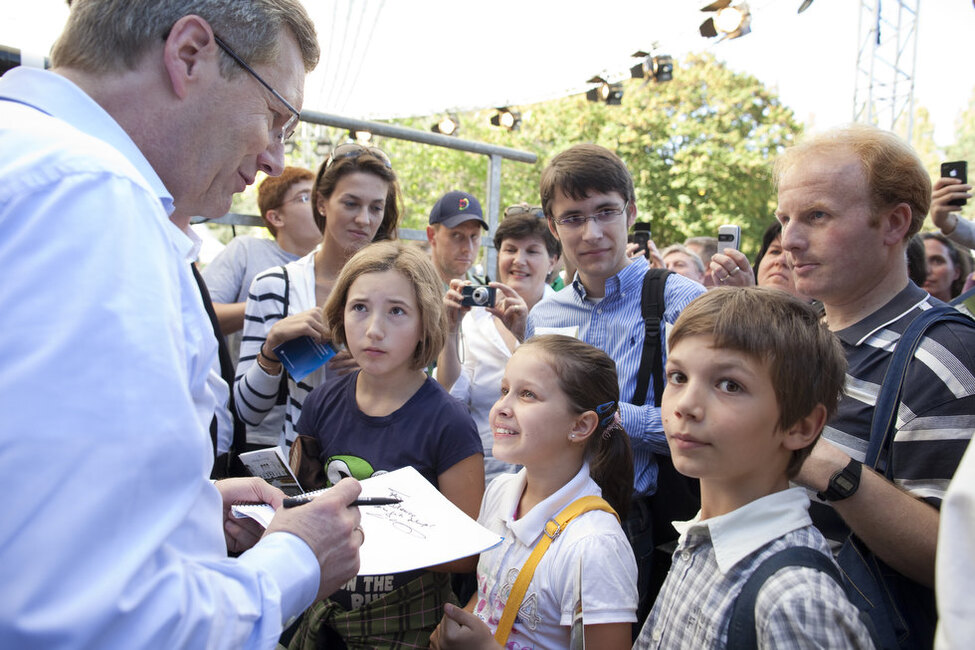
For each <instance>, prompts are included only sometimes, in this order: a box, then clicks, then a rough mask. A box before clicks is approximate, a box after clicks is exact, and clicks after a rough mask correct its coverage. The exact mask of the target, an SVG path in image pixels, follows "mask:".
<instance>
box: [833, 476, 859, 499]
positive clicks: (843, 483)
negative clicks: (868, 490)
mask: <svg viewBox="0 0 975 650" xmlns="http://www.w3.org/2000/svg"><path fill="white" fill-rule="evenodd" d="M833 483H834V485H835V486H836V489H837V490H838V491H839V492H842V493H843V494H846V493H847V492H849V491H850V490H852V489H853V488H855V487H856V486H857V484H856V482H855V481H853V480H852V479H851V478H850V477H849V476H847V475H846V474H845V473H841V474H839V475H838V476H837V477H836V478H834V479H833Z"/></svg>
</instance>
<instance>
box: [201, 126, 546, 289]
mask: <svg viewBox="0 0 975 650" xmlns="http://www.w3.org/2000/svg"><path fill="white" fill-rule="evenodd" d="M301 119H302V121H304V122H310V123H312V124H320V125H322V126H332V127H337V128H340V129H348V130H349V131H368V132H369V133H372V134H373V135H379V136H382V137H384V138H395V139H398V140H407V141H409V142H418V143H420V144H428V145H431V146H435V147H445V148H447V149H456V150H458V151H466V152H469V153H476V154H481V155H484V156H487V157H488V175H487V188H486V190H487V203H486V205H487V208H486V212H487V214H485V217H486V218H487V222H488V225H489V226H490V231H489V236H487V237H483V238H482V239H481V241H482V247H483V248H484V249H485V256H484V257H485V260H484V263H485V268H486V269H487V272H488V273H489V274H491V275H493V274H494V268H495V265H496V262H497V251H495V250H494V243H493V241H492V239H493V234H494V231H495V229H496V228H497V227H498V222H499V221H500V215H501V160H502V159H504V158H507V159H508V160H514V161H517V162H523V163H528V164H534V163H535V162H537V160H538V156H536V155H535V154H534V153H531V152H530V151H520V150H518V149H511V148H509V147H502V146H499V145H494V144H488V143H486V142H476V141H474V140H462V139H460V138H455V137H452V136H449V135H443V134H441V133H432V132H428V131H420V130H418V129H411V128H408V127H405V126H399V125H396V124H384V123H382V122H370V121H368V120H358V119H354V118H350V117H342V116H341V115H331V114H329V113H320V112H318V111H302V112H301ZM445 191H446V190H445ZM210 221H211V223H222V224H229V225H237V226H263V225H264V221H263V220H262V219H261V218H260V217H259V216H254V215H245V214H237V213H233V212H231V213H227V214H226V215H224V216H222V217H220V218H219V219H211V220H210ZM399 236H400V237H401V238H402V239H410V240H414V241H426V239H427V234H426V231H425V230H414V229H411V228H400V229H399Z"/></svg>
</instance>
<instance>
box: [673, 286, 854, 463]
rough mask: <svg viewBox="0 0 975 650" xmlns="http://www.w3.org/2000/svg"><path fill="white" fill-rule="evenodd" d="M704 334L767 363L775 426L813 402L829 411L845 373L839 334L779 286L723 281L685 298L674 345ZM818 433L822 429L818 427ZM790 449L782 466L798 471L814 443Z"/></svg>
mask: <svg viewBox="0 0 975 650" xmlns="http://www.w3.org/2000/svg"><path fill="white" fill-rule="evenodd" d="M694 336H706V337H708V338H710V339H711V340H712V342H713V345H714V347H715V348H723V349H727V350H735V351H737V352H741V353H743V354H746V355H748V356H750V357H752V358H754V359H756V360H758V361H760V362H761V363H763V364H765V366H766V367H767V368H768V371H769V376H770V378H771V380H772V386H773V388H774V390H775V399H776V401H777V402H778V409H779V421H778V423H777V425H778V427H779V429H782V430H785V429H788V428H789V427H791V426H792V425H794V424H795V423H796V422H798V421H799V420H801V419H802V418H804V417H806V416H807V415H809V414H810V413H811V412H812V411H813V409H814V408H815V407H816V405H817V404H822V405H823V406H825V407H826V419H827V421H828V420H829V418H831V417H832V416H833V414H834V413H835V412H836V406H837V403H838V402H839V398H840V394H841V393H842V391H843V384H844V382H845V379H846V356H845V355H844V354H843V348H842V346H841V345H840V342H839V340H838V339H837V338H836V337H835V336H834V335H833V333H832V332H830V331H829V330H828V329H827V328H826V326H825V325H824V324H823V323H822V322H820V319H819V313H818V312H817V311H816V310H815V309H814V308H813V307H812V306H810V305H808V304H806V303H804V302H802V301H801V300H799V299H797V298H795V297H794V296H791V295H789V294H787V293H785V292H784V291H780V290H778V289H769V288H766V287H747V288H736V287H721V288H718V289H713V290H711V291H708V292H707V293H706V294H704V295H703V296H701V297H700V298H697V299H696V300H694V302H692V303H691V304H689V305H688V306H687V307H686V308H685V309H684V311H683V312H681V315H680V317H679V318H678V319H677V322H676V323H674V328H673V330H672V331H671V333H670V338H669V339H668V345H669V346H670V347H671V348H673V347H674V346H675V345H677V344H678V343H680V342H681V341H682V340H684V339H686V338H691V337H694ZM819 433H822V432H821V431H820V432H819ZM818 438H819V435H818V434H817V436H816V439H814V440H813V442H812V443H810V444H809V446H808V447H805V448H803V449H797V450H795V451H793V452H792V458H791V459H790V460H789V465H788V467H787V468H786V473H787V475H788V477H789V478H790V479H791V478H793V477H794V476H795V475H796V474H798V472H799V468H800V467H801V466H802V463H803V461H804V460H805V459H806V458H807V457H808V456H809V454H810V452H811V451H812V447H813V444H814V443H815V441H816V440H818Z"/></svg>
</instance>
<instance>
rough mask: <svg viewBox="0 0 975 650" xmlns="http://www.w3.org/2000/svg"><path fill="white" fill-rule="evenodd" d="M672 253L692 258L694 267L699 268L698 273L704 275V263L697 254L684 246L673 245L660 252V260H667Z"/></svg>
mask: <svg viewBox="0 0 975 650" xmlns="http://www.w3.org/2000/svg"><path fill="white" fill-rule="evenodd" d="M671 253H683V254H684V255H687V256H688V257H689V258H691V262H693V263H694V266H696V267H697V270H698V272H699V273H702V274H703V273H704V262H703V261H702V260H701V258H700V257H699V256H698V254H697V253H695V252H694V251H692V250H691V249H689V248H688V247H687V246H684V244H671V245H670V246H668V247H667V248H665V249H663V250H662V251H660V259H662V260H666V259H667V256H668V255H670V254H671Z"/></svg>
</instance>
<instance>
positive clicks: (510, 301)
mask: <svg viewBox="0 0 975 650" xmlns="http://www.w3.org/2000/svg"><path fill="white" fill-rule="evenodd" d="M510 214H511V212H510V211H509V210H506V211H505V215H506V218H505V219H504V221H502V222H501V225H499V226H498V229H497V230H496V231H495V234H494V247H495V249H496V250H497V252H498V268H497V277H498V279H499V280H500V281H499V282H492V283H490V286H492V287H494V288H495V289H496V290H497V293H496V296H497V301H496V304H495V306H494V307H476V308H471V307H466V306H462V305H461V301H462V298H463V297H462V295H461V289H462V287H464V286H465V285H468V284H470V282H468V281H465V280H452V281H451V282H450V290H449V291H448V292H447V294H446V295H445V296H444V306H445V307H446V311H447V324H448V336H447V344H446V345H445V346H444V349H443V351H442V352H441V353H440V356H439V357H438V359H437V381H439V382H440V384H441V385H442V386H443V387H444V388H447V389H448V390H449V391H450V394H451V395H453V396H454V397H457V398H458V399H460V400H461V401H462V402H464V403H465V404H467V405H468V408H470V411H471V416H472V417H473V418H474V422H475V423H476V424H477V429H478V433H480V436H481V442H482V443H483V445H484V477H485V480H486V482H488V483H490V482H491V479H492V478H494V477H495V476H497V475H498V474H501V473H504V472H507V471H509V470H512V469H514V468H513V466H511V465H508V464H507V463H504V462H502V461H499V460H497V459H495V458H494V456H493V455H492V454H491V448H492V446H493V444H494V436H493V435H492V433H491V426H490V424H489V423H488V413H489V411H490V410H491V406H492V405H493V404H494V402H496V401H497V399H498V396H499V395H500V390H501V376H502V375H503V374H504V367H505V364H506V363H507V361H508V359H509V358H510V357H511V353H512V352H514V350H515V348H516V347H518V343H519V341H520V340H521V339H523V338H524V334H525V321H526V319H527V317H528V312H529V310H530V309H531V308H532V307H534V306H535V303H537V302H538V301H539V300H541V299H542V297H543V296H545V295H546V294H548V293H552V292H553V289H552V288H551V287H550V286H549V285H548V281H549V276H550V274H551V273H552V271H553V269H554V268H555V266H556V264H557V263H558V260H559V256H560V255H561V253H562V249H561V246H560V245H559V242H558V240H557V239H555V237H554V236H553V235H552V233H551V232H550V231H549V229H548V223H547V222H546V221H545V219H544V218H539V217H537V216H535V215H534V214H532V213H531V212H529V211H520V212H518V213H517V214H515V215H514V216H507V215H510Z"/></svg>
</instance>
